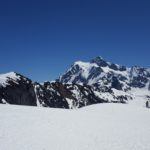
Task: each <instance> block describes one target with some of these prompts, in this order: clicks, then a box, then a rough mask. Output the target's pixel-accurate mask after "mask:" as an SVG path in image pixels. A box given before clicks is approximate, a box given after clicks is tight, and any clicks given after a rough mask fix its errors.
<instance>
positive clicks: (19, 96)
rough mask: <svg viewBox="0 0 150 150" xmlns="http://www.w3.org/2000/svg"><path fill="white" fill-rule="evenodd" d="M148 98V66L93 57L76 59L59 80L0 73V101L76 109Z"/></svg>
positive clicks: (149, 71)
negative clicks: (118, 62) (130, 65)
mask: <svg viewBox="0 0 150 150" xmlns="http://www.w3.org/2000/svg"><path fill="white" fill-rule="evenodd" d="M139 99H140V100H141V101H142V102H143V103H144V102H145V101H146V100H147V99H150V68H143V67H137V66H134V67H131V68H128V67H125V66H121V65H117V64H114V63H110V62H107V61H105V60H104V59H103V58H101V57H96V58H95V59H92V60H91V61H90V62H82V61H77V62H75V63H74V64H73V65H72V66H71V68H70V69H69V70H68V71H67V72H66V73H65V74H63V75H62V76H61V77H60V78H59V79H57V80H56V81H53V82H44V83H43V84H40V83H37V82H32V81H31V80H30V79H28V78H26V77H24V76H23V75H20V74H18V73H15V72H10V73H7V74H1V75H0V103H4V104H17V105H30V106H43V107H53V108H79V107H83V106H87V105H91V104H96V103H106V102H113V103H127V102H128V101H134V100H139Z"/></svg>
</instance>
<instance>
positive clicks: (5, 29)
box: [0, 0, 150, 81]
mask: <svg viewBox="0 0 150 150" xmlns="http://www.w3.org/2000/svg"><path fill="white" fill-rule="evenodd" d="M98 55H99V56H102V57H103V58H105V59H106V60H108V61H112V62H114V63H118V64H123V65H127V66H132V65H141V66H145V67H150V1H148V0H53V1H51V0H47V1H46V0H40V1H39V0H34V1H33V0H24V1H22V0H3V1H2V0H1V1H0V73H5V72H9V71H16V72H19V73H22V74H24V75H26V76H28V77H30V78H31V79H33V80H37V81H44V80H52V79H55V78H57V77H58V76H59V75H60V74H62V73H63V72H64V71H65V70H66V69H68V68H69V66H70V65H71V64H72V63H73V62H74V61H76V60H83V61H88V60H90V59H91V58H93V57H96V56H98Z"/></svg>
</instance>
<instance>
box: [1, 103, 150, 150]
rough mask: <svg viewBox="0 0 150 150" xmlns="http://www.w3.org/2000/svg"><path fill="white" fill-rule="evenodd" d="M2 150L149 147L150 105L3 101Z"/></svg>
mask: <svg viewBox="0 0 150 150" xmlns="http://www.w3.org/2000/svg"><path fill="white" fill-rule="evenodd" d="M0 150H150V109H146V108H144V107H139V106H135V105H128V104H124V105H123V104H99V105H98V104H97V105H93V106H89V107H84V108H82V109H78V110H63V109H50V108H38V107H24V106H13V105H0Z"/></svg>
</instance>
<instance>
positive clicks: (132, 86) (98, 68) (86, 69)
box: [59, 57, 150, 102]
mask: <svg viewBox="0 0 150 150" xmlns="http://www.w3.org/2000/svg"><path fill="white" fill-rule="evenodd" d="M59 81H60V82H62V83H64V84H66V83H67V84H72V83H75V84H80V85H89V86H91V87H92V88H93V89H94V93H95V94H96V95H97V96H98V97H100V98H102V99H104V100H106V101H109V102H115V101H116V102H117V101H121V100H122V101H126V100H129V99H135V98H137V97H136V94H137V93H138V94H140V92H139V91H141V95H142V96H144V97H149V96H150V94H149V93H150V92H149V91H150V68H143V67H138V66H133V67H131V68H128V67H125V66H121V65H118V64H114V63H110V62H107V61H105V60H104V59H103V58H102V57H96V58H95V59H92V60H91V61H90V62H82V61H77V62H75V63H74V64H73V65H72V66H71V68H70V69H69V70H68V71H67V72H66V73H65V74H63V75H62V76H61V77H60V78H59ZM132 91H134V92H132ZM136 91H137V93H136ZM143 91H145V92H144V95H143Z"/></svg>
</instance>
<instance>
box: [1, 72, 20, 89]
mask: <svg viewBox="0 0 150 150" xmlns="http://www.w3.org/2000/svg"><path fill="white" fill-rule="evenodd" d="M19 79H20V78H19V76H17V75H16V73H15V72H9V73H6V74H0V86H4V87H6V85H8V84H9V83H8V81H9V80H11V81H13V82H16V83H17V80H19Z"/></svg>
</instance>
